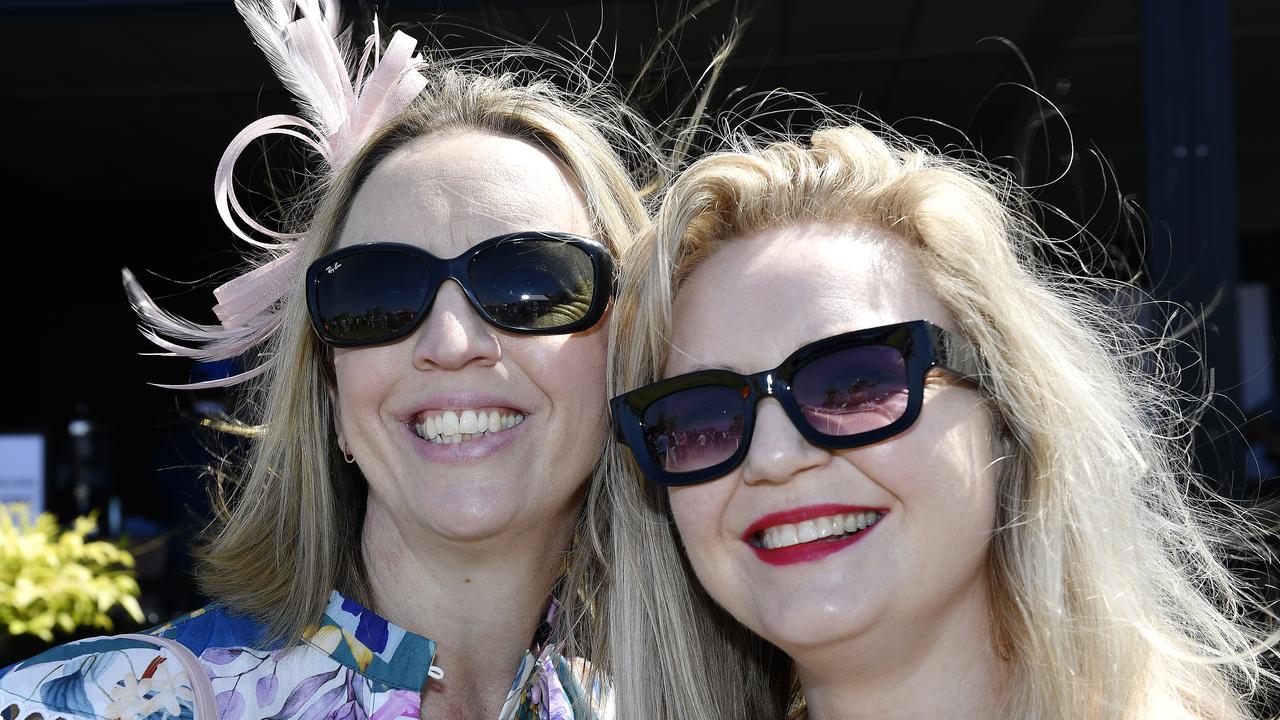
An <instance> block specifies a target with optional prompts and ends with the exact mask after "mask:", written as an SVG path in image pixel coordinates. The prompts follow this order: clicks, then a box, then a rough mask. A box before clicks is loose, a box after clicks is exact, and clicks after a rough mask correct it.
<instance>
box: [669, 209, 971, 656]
mask: <svg viewBox="0 0 1280 720" xmlns="http://www.w3.org/2000/svg"><path fill="white" fill-rule="evenodd" d="M674 319H675V324H674V328H673V337H672V350H671V354H670V357H669V360H668V362H667V365H666V367H665V368H664V376H665V377H671V376H673V375H679V374H682V373H686V372H690V371H693V370H698V369H703V368H708V367H711V368H714V367H723V368H727V369H730V370H734V371H737V372H740V373H751V372H757V371H760V370H763V369H767V368H772V367H775V366H777V365H778V364H779V363H780V362H781V361H782V360H783V359H784V358H786V357H787V356H788V355H790V354H791V353H792V352H794V351H795V350H796V349H798V348H800V347H801V346H803V345H806V344H808V343H811V342H813V341H815V340H819V339H822V338H825V337H829V336H832V335H836V334H839V333H843V332H848V331H852V330H858V329H863V328H871V327H877V326H881V325H887V324H891V323H897V322H903V321H908V320H918V319H927V320H931V321H933V322H934V323H935V324H938V325H941V326H943V327H950V328H951V329H954V327H955V326H954V323H953V322H952V321H951V320H950V316H949V314H948V313H947V312H946V310H945V309H944V308H943V306H942V305H941V303H940V302H939V301H938V300H937V298H936V297H935V296H934V295H933V293H932V292H931V291H930V290H929V289H928V286H927V285H926V284H925V282H924V279H923V275H922V271H921V269H920V267H919V264H918V261H917V260H916V258H915V257H914V256H913V255H912V254H911V253H910V252H909V251H908V250H907V249H906V248H905V247H904V246H903V241H902V240H901V239H899V238H898V237H896V236H894V235H893V234H891V233H888V232H885V231H882V230H878V229H874V228H869V227H861V226H859V227H834V226H808V227H802V228H796V227H791V228H784V229H780V230H772V231H766V232H762V233H759V234H757V235H754V236H751V237H747V238H743V239H736V240H733V241H731V242H729V243H727V244H726V245H724V246H723V247H722V248H720V249H719V250H717V251H716V252H715V253H714V254H713V255H712V256H710V257H709V258H708V259H707V260H706V261H705V262H703V263H702V264H701V265H700V266H699V267H698V268H697V269H695V270H694V272H693V273H692V275H691V276H690V277H689V279H688V281H687V283H686V284H685V285H684V286H683V287H682V288H681V290H680V292H679V295H678V297H677V299H676V303H675V308H674ZM995 457H996V455H995V448H994V447H993V423H992V420H991V417H990V415H989V413H988V411H987V410H986V408H985V407H984V405H983V403H982V401H981V399H980V397H979V395H978V394H977V392H976V391H975V390H974V389H972V388H971V387H970V386H968V385H967V384H965V383H964V382H962V381H957V380H955V379H954V378H953V377H952V376H950V375H948V374H946V373H945V372H942V371H938V370H934V371H932V372H930V374H929V376H928V379H927V381H926V384H925V396H924V407H923V409H922V410H921V413H920V417H919V419H918V420H917V421H916V422H915V424H914V425H912V426H911V427H910V428H909V429H907V430H906V431H904V432H902V433H901V434H899V435H896V436H894V437H892V438H890V439H888V440H884V441H881V442H879V443H875V444H873V445H868V446H863V447H859V448H854V449H850V450H824V449H821V448H817V447H814V446H813V445H810V444H809V443H807V442H806V441H805V440H804V438H803V437H802V436H801V435H800V433H799V432H798V431H797V430H796V428H795V426H794V425H792V423H791V420H790V419H788V417H787V416H786V414H785V413H784V411H783V409H782V407H781V406H780V405H779V404H778V402H777V401H776V400H773V399H765V400H763V401H762V402H761V403H760V405H759V406H758V408H757V418H756V425H755V431H754V434H753V437H752V438H751V446H750V450H749V452H748V454H747V457H746V459H745V460H744V461H743V463H742V464H741V465H740V466H739V467H738V468H736V469H735V470H733V471H732V472H730V473H729V474H728V475H725V476H722V477H720V478H718V479H715V480H712V481H709V482H706V483H702V484H699V485H691V486H687V487H677V488H672V489H671V490H670V502H671V509H672V512H673V514H674V516H675V521H676V524H677V525H678V527H679V530H680V535H681V539H682V542H683V544H684V546H685V548H686V551H687V553H688V555H689V559H690V561H691V563H692V565H693V568H694V570H695V572H696V573H697V575H698V578H699V580H700V581H701V582H702V584H703V586H704V587H705V588H706V590H707V591H708V593H709V594H710V595H711V596H712V597H713V598H714V599H715V600H716V601H717V602H718V603H720V604H721V605H722V606H724V607H725V609H727V610H728V611H729V612H730V613H731V614H732V615H733V616H734V617H735V618H737V619H738V620H739V621H740V622H742V623H743V624H744V625H746V626H747V627H748V628H750V629H751V630H753V631H755V632H756V633H758V634H760V635H761V636H763V637H764V638H766V639H767V640H769V641H770V642H772V643H774V644H775V645H777V646H778V647H780V648H781V649H782V650H783V651H785V652H787V653H788V654H789V655H791V656H792V657H793V658H794V659H796V661H797V662H798V663H799V664H800V665H801V666H803V665H804V664H805V663H804V657H805V654H806V653H810V652H813V651H815V650H820V649H826V648H830V647H832V646H834V645H836V644H838V643H845V642H848V641H854V642H856V643H858V646H859V647H860V648H863V649H872V650H874V651H875V652H877V653H883V654H881V655H879V657H880V658H881V659H885V660H887V659H888V658H889V657H891V656H892V655H893V654H902V653H907V652H910V647H911V646H912V645H913V642H912V638H918V639H921V642H927V641H925V640H923V638H924V637H927V636H928V635H929V634H930V633H932V632H934V631H937V630H938V628H939V627H941V626H942V625H940V624H945V623H947V622H948V621H949V619H951V618H954V617H955V616H956V611H958V609H959V608H969V609H972V608H973V607H982V608H985V607H986V602H987V601H986V593H987V583H988V579H987V569H986V568H987V565H986V558H987V548H988V545H989V543H990V540H991V536H992V532H993V525H994V522H995V509H996V495H995V471H994V469H993V467H992V465H993V460H994V458H995ZM806 521H811V522H813V526H812V527H808V526H805V525H804V524H803V523H804V522H806ZM839 524H843V525H844V530H845V532H846V533H848V532H849V530H850V529H851V528H856V527H858V526H868V525H869V527H866V529H862V530H860V531H858V532H857V533H856V534H852V535H850V534H846V535H844V536H843V537H842V536H841V535H840V533H839V532H837V531H838V530H839ZM824 526H825V528H826V529H827V531H828V532H831V533H833V534H832V536H831V537H829V538H825V539H816V540H811V541H810V542H804V543H800V544H796V543H797V542H798V541H801V540H805V539H807V538H810V537H812V534H811V531H812V530H814V529H816V530H818V531H821V530H822V529H823V528H824ZM807 533H808V534H807ZM779 546H788V547H782V548H781V549H773V548H779ZM802 669H803V667H802Z"/></svg>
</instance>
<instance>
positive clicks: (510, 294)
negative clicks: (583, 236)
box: [468, 239, 596, 330]
mask: <svg viewBox="0 0 1280 720" xmlns="http://www.w3.org/2000/svg"><path fill="white" fill-rule="evenodd" d="M468 280H469V282H470V285H471V292H472V293H473V294H474V295H475V297H476V300H478V301H479V302H480V305H481V307H483V308H484V311H485V313H487V314H488V315H489V317H490V318H492V319H493V320H494V321H495V322H497V323H498V324H500V325H505V326H507V327H512V328H521V329H526V330H550V329H555V328H560V327H564V326H566V325H572V324H573V323H575V322H578V321H579V320H581V319H582V318H583V317H584V316H586V315H587V313H588V312H589V311H590V309H591V300H592V298H593V297H594V295H595V283H596V277H595V267H594V265H593V264H592V262H591V256H590V255H588V254H587V252H586V251H585V250H584V249H582V248H580V247H578V246H576V245H570V244H568V243H564V242H559V241H556V240H547V239H537V240H511V241H509V242H504V243H501V244H499V245H495V246H493V247H492V248H489V249H488V250H485V251H484V252H481V253H479V254H477V255H476V256H475V257H474V258H472V260H471V267H470V269H469V270H468Z"/></svg>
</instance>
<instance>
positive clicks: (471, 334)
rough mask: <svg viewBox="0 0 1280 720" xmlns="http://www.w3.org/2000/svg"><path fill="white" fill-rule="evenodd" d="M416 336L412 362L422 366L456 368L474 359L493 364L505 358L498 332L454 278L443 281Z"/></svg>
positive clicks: (437, 368) (464, 365) (424, 368)
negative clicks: (478, 311)
mask: <svg viewBox="0 0 1280 720" xmlns="http://www.w3.org/2000/svg"><path fill="white" fill-rule="evenodd" d="M415 337H416V341H415V343H414V346H413V366H414V367H415V368H417V369H419V370H457V369H460V368H463V367H466V366H467V365H470V364H471V363H480V364H482V365H494V364H497V362H498V361H499V360H501V359H502V346H501V345H500V344H499V343H498V336H497V334H496V333H495V332H494V330H493V328H492V327H490V326H489V324H488V323H486V322H485V321H484V320H483V319H482V318H481V317H480V315H478V314H477V313H476V311H475V308H473V307H471V303H470V302H469V301H468V300H467V296H466V295H464V294H463V292H462V288H460V287H458V284H457V283H456V282H454V281H453V280H446V281H445V282H444V283H442V284H441V285H440V289H439V290H438V291H436V298H435V301H434V302H433V303H432V304H431V310H430V312H429V313H428V315H427V317H426V318H425V319H424V320H423V321H422V326H421V327H419V328H418V332H417V335H416V336H415Z"/></svg>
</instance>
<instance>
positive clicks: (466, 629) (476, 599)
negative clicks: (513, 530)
mask: <svg viewBox="0 0 1280 720" xmlns="http://www.w3.org/2000/svg"><path fill="white" fill-rule="evenodd" d="M393 517H394V515H393V513H391V512H388V511H387V509H386V508H383V507H380V506H379V504H378V503H377V501H376V500H375V498H374V497H372V496H370V498H369V509H368V511H367V512H366V514H365V523H364V532H363V543H362V548H361V551H362V553H363V556H364V562H365V567H366V568H367V571H368V575H369V586H370V595H371V596H372V599H373V609H374V610H375V611H376V612H378V614H380V615H382V616H383V617H385V618H386V619H387V620H388V621H390V622H392V623H395V624H396V625H399V626H400V627H402V628H405V629H406V630H409V631H411V632H414V633H417V634H419V635H423V636H425V637H428V638H431V639H432V640H434V641H435V642H436V659H435V665H437V666H439V667H440V668H441V669H443V670H444V673H445V677H444V679H443V680H439V681H437V680H432V681H429V682H428V684H427V687H426V688H425V689H424V692H423V696H422V701H423V708H422V717H451V718H472V717H475V718H485V719H486V720H487V719H488V718H493V717H497V715H498V710H499V709H500V708H501V707H502V703H503V701H504V700H505V699H506V695H507V692H508V690H510V687H511V682H512V680H513V679H514V676H515V671H516V668H517V666H518V664H519V662H520V658H521V656H522V655H523V654H524V652H525V651H526V650H527V649H528V648H529V644H530V641H531V640H532V639H533V635H534V633H535V632H536V630H537V627H538V624H539V623H540V622H541V621H542V619H543V616H544V613H545V611H546V606H547V601H548V598H549V596H550V592H551V590H552V588H553V586H554V584H555V581H556V577H557V575H558V573H559V571H560V567H561V558H562V557H563V556H564V552H565V551H566V549H567V548H568V545H569V538H570V536H571V532H572V526H573V517H567V518H560V519H557V521H556V522H546V523H543V524H542V525H541V526H540V527H538V528H534V529H529V530H525V531H524V532H522V533H520V535H519V537H518V538H514V539H513V538H511V537H492V538H485V539H483V540H477V541H474V542H469V541H457V540H450V539H443V538H439V537H430V538H428V537H426V536H425V534H423V533H419V534H416V535H412V536H410V532H413V530H410V531H409V532H405V531H404V530H403V529H401V528H398V527H397V526H396V523H395V522H393V521H392V518H393ZM414 530H417V529H416V528H415V529H414Z"/></svg>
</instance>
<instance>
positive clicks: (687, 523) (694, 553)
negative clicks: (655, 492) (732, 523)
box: [668, 478, 728, 565]
mask: <svg viewBox="0 0 1280 720" xmlns="http://www.w3.org/2000/svg"><path fill="white" fill-rule="evenodd" d="M726 481H727V478H721V479H719V480H713V481H711V482H708V483H701V484H699V485H690V486H687V487H676V488H671V490H670V491H668V497H669V500H670V503H671V515H672V517H673V518H675V521H676V529H677V530H679V531H680V538H681V541H682V542H683V543H684V546H685V549H686V551H687V552H688V553H689V558H690V560H692V561H693V562H694V564H695V565H698V564H700V563H699V562H698V559H699V558H701V557H704V556H708V555H713V554H715V553H716V551H717V546H716V538H717V537H719V535H720V527H721V525H722V521H723V516H724V509H725V506H726V505H727V503H728V488H727V487H726V486H725V483H726Z"/></svg>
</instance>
